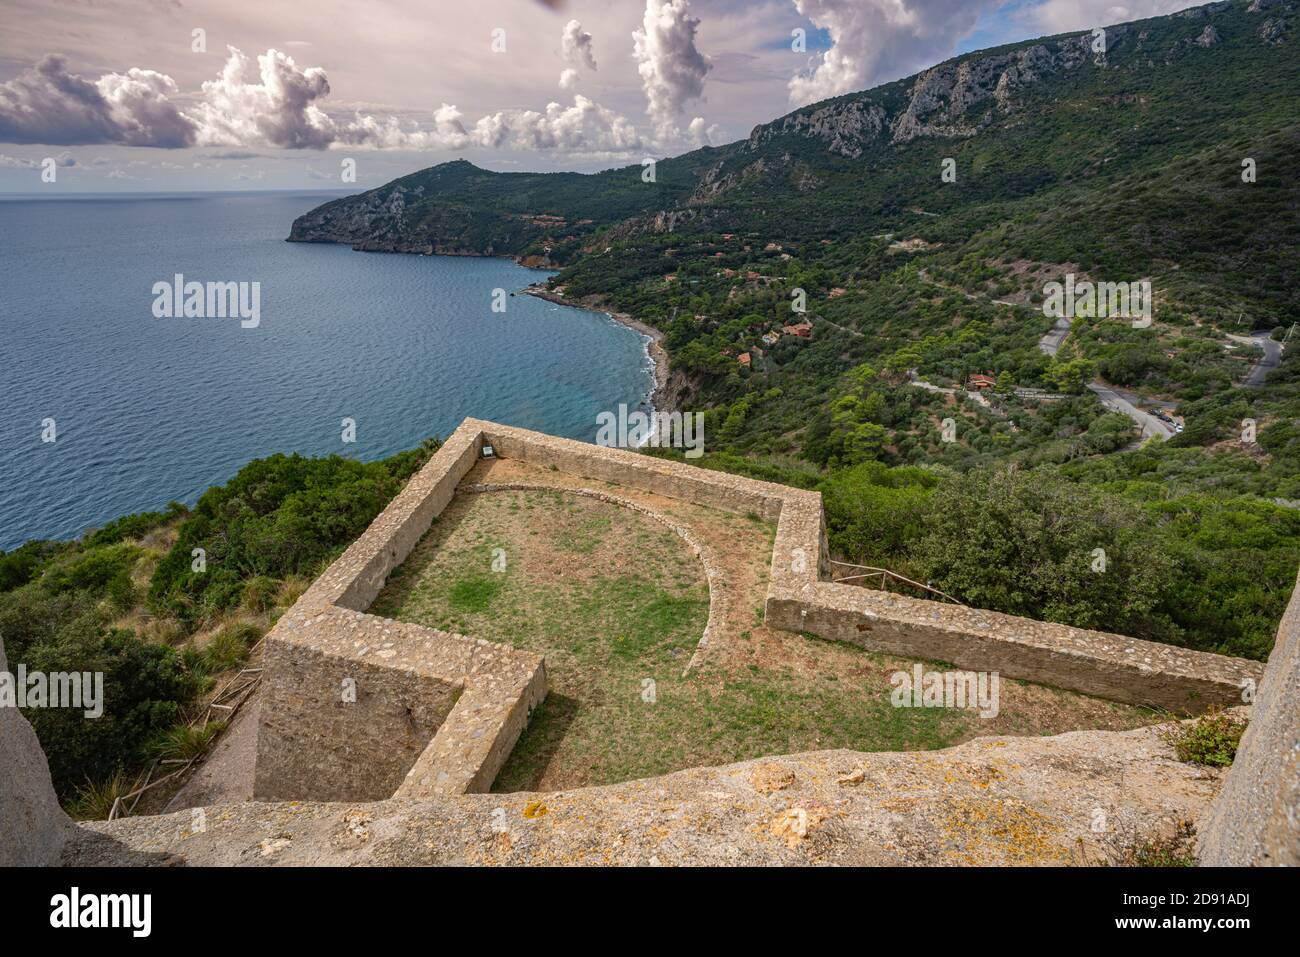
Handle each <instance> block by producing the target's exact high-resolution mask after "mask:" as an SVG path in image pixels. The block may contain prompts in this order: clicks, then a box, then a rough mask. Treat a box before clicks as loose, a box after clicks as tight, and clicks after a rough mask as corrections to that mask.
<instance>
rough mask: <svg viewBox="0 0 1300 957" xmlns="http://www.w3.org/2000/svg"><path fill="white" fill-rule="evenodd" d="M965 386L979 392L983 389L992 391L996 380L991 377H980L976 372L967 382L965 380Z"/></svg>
mask: <svg viewBox="0 0 1300 957" xmlns="http://www.w3.org/2000/svg"><path fill="white" fill-rule="evenodd" d="M967 384H968V385H969V386H970V387H971V388H972V389H977V390H979V391H980V392H983V391H984V390H985V389H992V388H993V387H994V386H996V385H997V384H998V380H997V379H995V378H993V376H991V375H981V374H980V373H978V372H976V373H974V374H973V375H972V376H971V377H970V379H969V380H967Z"/></svg>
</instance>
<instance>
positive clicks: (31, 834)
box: [0, 639, 75, 867]
mask: <svg viewBox="0 0 1300 957" xmlns="http://www.w3.org/2000/svg"><path fill="white" fill-rule="evenodd" d="M8 671H9V664H8V661H7V659H6V658H5V648H4V641H3V640H2V639H0V674H3V673H7V672H8ZM74 830H75V828H74V826H73V824H72V820H71V819H70V818H69V817H68V816H67V815H66V814H64V813H63V808H61V807H60V806H59V799H58V797H56V796H55V794H54V784H53V783H52V782H51V781H50V765H49V762H48V761H46V760H45V752H43V751H42V750H41V744H40V742H39V741H38V740H37V739H36V732H35V731H33V730H32V726H31V725H30V724H28V723H27V719H26V718H24V717H23V715H22V712H20V711H19V710H18V709H17V708H16V707H12V706H9V705H6V704H3V703H0V867H31V866H39V865H45V864H54V863H57V862H58V860H59V854H60V852H61V851H62V849H63V845H64V842H65V841H67V839H68V838H69V836H71V834H72V833H73V832H74Z"/></svg>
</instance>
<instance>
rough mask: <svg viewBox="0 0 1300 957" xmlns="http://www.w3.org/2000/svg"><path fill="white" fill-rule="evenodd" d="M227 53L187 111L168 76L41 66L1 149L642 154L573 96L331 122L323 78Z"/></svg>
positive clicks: (270, 59) (635, 138)
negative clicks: (473, 112)
mask: <svg viewBox="0 0 1300 957" xmlns="http://www.w3.org/2000/svg"><path fill="white" fill-rule="evenodd" d="M582 35H585V36H588V37H589V36H590V35H589V34H582ZM228 50H229V55H228V57H227V59H226V62H225V65H224V66H223V68H222V70H221V74H220V76H219V77H218V78H217V79H215V80H208V81H206V82H204V83H203V85H202V93H201V95H200V96H201V98H200V100H199V102H198V103H197V104H196V105H195V106H194V107H192V108H191V109H189V110H188V111H187V112H181V110H180V109H179V108H178V107H177V106H176V105H175V104H174V103H173V102H172V101H171V100H170V99H169V97H171V96H174V95H176V94H177V87H176V84H175V82H173V81H172V79H171V78H170V77H168V76H165V75H164V74H161V73H155V72H153V71H151V70H139V69H131V70H128V71H127V72H126V73H125V74H119V73H109V74H106V75H105V76H103V77H101V78H100V79H99V80H97V81H94V82H91V81H88V80H84V79H82V78H81V77H79V76H75V75H73V74H70V73H68V72H67V71H66V69H65V67H64V63H63V60H62V58H60V57H54V56H50V57H46V58H44V59H43V60H42V61H41V63H40V64H39V65H38V66H37V67H36V68H34V69H32V70H29V71H27V72H26V73H24V74H22V75H21V76H20V77H18V78H17V79H15V80H12V81H10V82H9V83H6V84H2V85H0V141H8V142H16V143H55V144H62V143H118V144H122V145H127V146H158V147H181V146H196V145H197V146H212V147H236V148H245V149H247V148H249V147H255V148H279V149H327V148H329V147H332V146H348V147H360V148H369V149H381V150H382V149H392V150H428V149H464V148H466V147H470V146H482V147H488V148H493V147H502V146H508V147H510V148H513V149H526V150H553V149H560V150H571V151H574V152H586V153H620V152H627V151H629V150H633V149H637V148H639V147H640V145H641V138H640V136H639V135H638V133H637V131H636V128H635V127H634V126H633V124H632V123H631V122H630V121H629V120H628V119H627V118H626V117H625V116H623V115H622V114H620V113H617V112H615V111H613V110H610V109H608V108H606V107H604V106H601V105H600V104H599V103H596V102H594V101H592V100H590V99H588V98H587V97H584V96H575V97H574V101H573V104H572V105H571V106H567V107H566V106H563V105H561V104H559V103H550V104H548V105H547V107H546V109H545V111H543V112H537V111H535V110H503V111H500V112H498V113H495V114H492V115H490V116H485V117H483V118H482V119H480V120H479V121H478V122H477V123H475V124H474V126H473V129H472V130H470V129H468V128H467V123H466V121H465V117H464V116H463V114H462V113H461V111H460V110H459V109H457V108H456V107H455V106H452V105H450V104H447V103H443V104H442V106H440V107H439V108H438V109H437V110H435V111H434V112H433V114H432V118H431V122H429V123H426V124H424V126H423V128H422V125H421V124H419V123H416V122H415V121H413V120H406V121H402V120H399V119H398V118H397V117H396V116H393V115H386V116H376V115H373V114H370V113H362V112H360V111H358V112H356V113H355V114H354V115H353V116H352V117H351V118H335V117H332V116H330V115H329V114H328V113H326V112H325V111H324V110H323V109H322V108H321V106H320V105H319V104H320V103H321V101H323V100H324V99H325V98H326V97H327V96H328V95H329V93H330V85H329V79H328V77H327V76H326V75H325V71H324V70H322V69H320V68H319V67H309V68H307V69H301V68H299V67H298V65H297V64H296V63H295V62H294V60H293V58H292V57H290V56H288V55H287V54H284V53H281V52H280V51H278V50H267V51H266V53H264V54H262V55H260V56H258V57H257V76H256V78H255V79H253V78H250V77H249V75H248V74H249V72H250V66H251V62H250V60H249V58H248V57H246V56H245V55H244V54H243V53H242V52H240V51H239V50H238V49H236V48H234V47H230V48H228ZM592 62H594V61H592ZM213 155H224V156H226V157H234V156H239V155H250V154H240V153H238V152H236V151H233V150H229V151H226V152H225V153H224V154H213Z"/></svg>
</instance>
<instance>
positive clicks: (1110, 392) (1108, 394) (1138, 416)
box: [1088, 382, 1174, 439]
mask: <svg viewBox="0 0 1300 957" xmlns="http://www.w3.org/2000/svg"><path fill="white" fill-rule="evenodd" d="M1088 388H1089V389H1091V390H1092V391H1093V392H1094V393H1095V394H1096V396H1097V398H1098V399H1100V400H1101V404H1102V405H1104V406H1105V407H1106V408H1108V409H1110V410H1111V411H1112V412H1122V413H1124V414H1125V415H1127V416H1128V417H1129V418H1130V419H1132V420H1133V421H1134V422H1136V423H1137V424H1138V427H1139V428H1141V429H1142V438H1144V439H1147V438H1150V437H1151V436H1153V435H1159V436H1161V437H1163V438H1166V439H1167V438H1170V437H1172V436H1173V434H1174V430H1173V427H1172V426H1170V425H1167V424H1166V423H1164V422H1161V421H1160V420H1159V419H1157V418H1156V417H1155V416H1154V415H1152V414H1151V413H1150V412H1143V411H1142V410H1141V409H1139V408H1138V407H1137V406H1136V405H1134V404H1133V403H1132V402H1130V401H1129V399H1128V398H1126V397H1125V396H1124V395H1123V394H1121V393H1120V392H1118V391H1116V390H1115V389H1112V388H1111V387H1110V386H1107V385H1102V384H1101V383H1100V382H1089V383H1088Z"/></svg>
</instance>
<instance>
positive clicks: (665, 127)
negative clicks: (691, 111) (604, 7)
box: [632, 0, 712, 140]
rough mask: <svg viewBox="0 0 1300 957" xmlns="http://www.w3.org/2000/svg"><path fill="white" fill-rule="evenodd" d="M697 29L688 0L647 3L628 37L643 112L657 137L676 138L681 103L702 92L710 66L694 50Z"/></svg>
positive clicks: (696, 22) (663, 0)
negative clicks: (638, 76) (643, 100)
mask: <svg viewBox="0 0 1300 957" xmlns="http://www.w3.org/2000/svg"><path fill="white" fill-rule="evenodd" d="M699 25H700V21H699V20H697V19H696V18H695V17H692V16H691V15H690V4H689V3H688V2H687V0H646V4H645V16H644V17H643V18H642V21H641V27H640V28H639V29H637V30H635V31H634V32H633V33H632V41H633V55H634V56H635V57H636V61H637V70H638V72H639V73H640V74H641V87H642V89H643V90H644V91H645V96H646V112H647V113H648V114H649V116H650V119H651V121H652V122H653V123H654V126H655V131H656V132H657V133H658V135H659V137H660V138H661V139H665V140H667V139H671V138H675V137H677V136H679V135H680V133H679V131H678V130H677V129H676V122H677V118H678V117H679V116H681V114H682V112H683V109H684V107H685V104H686V102H687V101H688V100H692V99H697V98H698V97H700V96H702V95H703V93H704V78H705V76H706V75H707V74H708V72H709V70H710V69H712V64H710V62H709V60H708V58H707V57H705V56H704V55H703V54H702V53H700V51H699V50H698V49H696V47H695V33H696V30H698V29H699Z"/></svg>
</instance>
